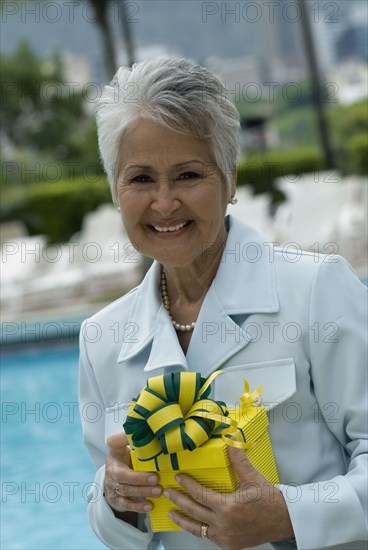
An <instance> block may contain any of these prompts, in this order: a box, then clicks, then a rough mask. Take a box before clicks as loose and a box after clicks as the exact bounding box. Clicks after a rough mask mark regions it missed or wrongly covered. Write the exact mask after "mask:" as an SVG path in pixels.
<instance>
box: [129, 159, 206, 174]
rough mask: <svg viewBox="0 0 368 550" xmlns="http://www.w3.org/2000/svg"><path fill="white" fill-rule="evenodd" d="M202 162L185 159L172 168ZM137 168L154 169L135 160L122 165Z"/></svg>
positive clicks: (200, 162) (201, 162)
mask: <svg viewBox="0 0 368 550" xmlns="http://www.w3.org/2000/svg"><path fill="white" fill-rule="evenodd" d="M194 163H196V164H201V165H202V164H204V163H203V161H200V160H198V159H192V160H186V161H185V162H179V163H178V164H175V165H174V168H181V167H182V166H186V165H187V164H194ZM135 168H138V170H154V168H153V166H150V165H149V164H138V163H135V162H132V163H129V164H127V165H126V166H124V171H125V170H131V169H135Z"/></svg>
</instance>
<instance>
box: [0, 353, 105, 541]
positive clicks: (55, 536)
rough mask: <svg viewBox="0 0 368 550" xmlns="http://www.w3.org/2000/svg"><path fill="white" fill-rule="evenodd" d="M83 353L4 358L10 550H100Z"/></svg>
mask: <svg viewBox="0 0 368 550" xmlns="http://www.w3.org/2000/svg"><path fill="white" fill-rule="evenodd" d="M77 377H78V348H77V347H76V346H70V345H61V344H58V345H57V346H52V347H51V346H39V347H32V348H30V347H28V346H27V347H20V348H19V349H17V350H16V351H15V352H6V353H3V355H2V358H1V386H2V430H1V449H2V461H1V486H2V504H1V508H2V512H1V539H0V547H1V548H2V549H4V550H13V549H24V550H100V549H103V548H106V547H105V546H104V545H103V544H102V543H101V542H100V541H99V540H98V539H97V538H96V537H95V535H94V533H93V532H92V530H91V528H90V526H89V524H88V519H87V513H86V494H87V491H88V488H89V486H90V484H91V482H93V479H94V467H93V465H92V463H91V462H90V459H89V456H88V454H87V451H86V450H85V449H84V447H83V443H82V432H81V428H80V422H79V415H78V407H77V401H78V398H77Z"/></svg>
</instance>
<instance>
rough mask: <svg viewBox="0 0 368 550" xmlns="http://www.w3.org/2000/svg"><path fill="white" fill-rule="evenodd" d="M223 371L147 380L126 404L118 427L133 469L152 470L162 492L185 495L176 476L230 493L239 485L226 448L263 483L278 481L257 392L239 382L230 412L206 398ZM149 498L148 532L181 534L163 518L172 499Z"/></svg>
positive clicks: (175, 374) (180, 374)
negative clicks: (241, 456)
mask: <svg viewBox="0 0 368 550" xmlns="http://www.w3.org/2000/svg"><path fill="white" fill-rule="evenodd" d="M225 373H226V371H216V372H215V373H213V374H212V375H211V376H210V377H209V378H208V379H207V380H206V379H204V378H201V376H200V375H199V374H198V373H192V372H179V373H173V374H168V375H163V376H157V377H154V378H150V379H148V380H147V386H146V387H145V388H144V389H143V390H142V392H141V393H140V394H139V396H138V397H137V399H134V400H132V402H131V404H130V407H129V411H128V416H127V420H126V422H125V423H124V429H125V432H126V434H127V436H128V440H129V443H130V446H131V459H132V466H133V468H134V470H136V471H141V472H152V471H158V472H159V476H160V484H161V485H162V487H164V488H167V487H174V488H175V489H178V490H179V491H181V492H185V491H184V489H183V488H182V487H181V485H179V484H178V483H177V481H176V480H175V475H177V474H178V473H179V472H182V473H186V474H188V475H190V476H191V477H192V478H193V479H195V480H196V481H198V483H200V484H201V485H204V486H205V487H206V489H204V490H208V491H209V492H213V491H216V492H219V493H231V492H233V491H235V490H236V489H237V488H238V486H239V482H238V478H237V475H236V473H235V471H234V470H233V468H232V465H231V462H230V460H229V457H228V453H227V447H228V446H229V445H231V446H235V447H240V448H243V449H244V451H245V452H246V454H247V457H248V459H249V460H250V462H251V463H252V465H253V466H254V467H255V468H256V469H257V470H258V471H259V472H260V473H261V474H262V475H264V477H265V478H267V480H268V481H270V482H271V483H278V481H279V480H278V475H277V470H276V465H275V461H274V457H273V453H272V448H271V442H270V439H269V435H268V418H267V414H266V411H265V408H264V407H263V406H261V405H259V404H257V403H258V402H259V394H260V393H261V391H262V389H261V388H257V390H255V391H254V392H252V393H250V392H249V386H248V383H247V381H246V380H245V381H244V393H243V395H242V396H240V399H239V407H237V408H234V409H230V408H227V407H226V405H225V403H223V402H220V401H214V400H212V399H208V395H209V393H210V391H211V388H210V384H211V382H212V381H213V380H214V378H215V377H216V376H218V375H219V374H225ZM229 435H232V436H234V437H235V438H236V440H233V439H230V438H229V437H228V436H229ZM204 496H205V495H204ZM149 500H151V501H152V503H153V504H154V508H153V510H152V511H151V512H150V520H151V526H152V530H153V531H154V532H156V531H179V530H181V528H180V527H179V526H178V525H176V524H175V523H174V522H173V521H171V520H170V519H169V518H168V517H167V514H168V512H169V511H170V510H175V509H178V508H177V507H176V506H175V504H174V503H173V502H172V501H170V500H169V499H167V498H166V497H165V496H161V497H159V498H154V499H149Z"/></svg>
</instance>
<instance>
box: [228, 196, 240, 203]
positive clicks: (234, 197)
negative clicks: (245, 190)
mask: <svg viewBox="0 0 368 550" xmlns="http://www.w3.org/2000/svg"><path fill="white" fill-rule="evenodd" d="M237 202H238V199H237V198H236V196H235V195H234V196H233V197H231V199H230V201H229V203H230V204H236V203H237Z"/></svg>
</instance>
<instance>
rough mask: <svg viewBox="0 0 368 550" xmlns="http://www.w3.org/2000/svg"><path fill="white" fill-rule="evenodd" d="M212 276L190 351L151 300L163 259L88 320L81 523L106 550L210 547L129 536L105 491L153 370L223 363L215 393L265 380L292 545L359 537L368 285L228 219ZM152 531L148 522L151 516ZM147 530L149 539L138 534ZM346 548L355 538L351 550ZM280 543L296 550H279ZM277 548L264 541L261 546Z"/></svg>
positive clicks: (232, 399) (182, 538)
mask: <svg viewBox="0 0 368 550" xmlns="http://www.w3.org/2000/svg"><path fill="white" fill-rule="evenodd" d="M227 223H228V224H229V233H228V239H227V242H226V247H225V249H224V252H223V255H222V260H221V263H220V265H219V269H218V272H217V274H216V277H215V279H214V281H213V283H212V285H211V287H210V289H209V290H208V293H207V295H206V298H205V300H204V302H203V304H202V308H201V310H200V313H199V317H198V320H197V325H196V327H195V329H194V331H193V334H192V338H191V340H190V345H189V348H188V350H187V353H186V355H184V353H183V351H182V349H181V347H180V345H179V343H178V339H177V337H176V333H175V330H174V328H173V326H172V323H171V321H170V319H169V317H168V314H167V312H166V310H165V308H164V307H163V305H162V302H161V298H160V292H159V278H160V265H159V264H158V263H157V262H154V264H153V266H152V267H151V269H150V270H149V272H148V273H147V275H146V277H145V278H144V280H143V282H142V283H141V284H140V285H139V286H138V287H137V288H135V289H133V290H132V291H131V292H129V293H128V294H126V295H125V296H123V297H122V298H121V299H119V300H117V301H115V302H114V303H112V304H111V305H109V306H107V307H106V308H104V309H103V310H102V311H100V312H99V313H97V314H96V315H94V316H93V317H91V318H90V319H88V320H87V321H85V323H84V324H83V326H82V330H81V337H80V411H81V419H82V425H83V433H84V441H85V444H86V446H87V448H88V450H89V452H90V454H91V457H92V460H93V462H94V464H95V466H96V468H97V469H98V471H97V475H96V480H95V481H96V484H95V486H94V488H93V490H92V491H91V493H90V499H91V500H90V503H89V505H88V507H89V517H90V522H91V525H92V528H93V530H94V531H95V533H96V534H97V536H98V537H99V538H100V539H101V540H102V541H103V542H104V543H105V544H106V545H107V546H108V547H109V548H113V549H122V548H139V549H144V548H148V547H149V548H153V547H154V546H155V545H157V544H158V542H160V543H161V547H162V546H163V547H164V548H167V549H177V548H183V549H184V548H185V549H187V548H195V549H200V548H217V547H216V546H215V545H214V544H213V543H212V542H211V541H209V540H208V539H198V538H195V537H193V536H192V535H190V534H188V533H186V532H171V533H158V534H155V536H154V537H153V538H152V533H151V532H150V529H149V525H148V529H146V526H145V525H144V524H143V522H142V525H140V529H136V528H134V527H132V526H131V525H129V524H126V523H124V522H123V521H121V520H119V519H116V518H115V516H114V514H113V512H112V511H111V509H110V508H109V506H108V504H107V502H106V501H105V499H104V498H103V496H102V486H103V479H104V463H105V456H106V438H107V437H108V436H109V435H110V434H111V433H114V432H117V431H120V430H122V424H123V422H124V420H125V418H126V415H127V408H128V405H129V403H130V400H131V398H132V397H136V396H137V395H138V393H139V392H140V391H141V389H142V388H143V387H144V385H145V384H146V379H147V378H148V377H150V376H156V375H159V374H163V373H167V372H172V371H177V370H180V369H182V370H191V371H197V372H201V374H202V375H203V376H205V377H206V376H208V375H209V374H210V373H211V372H213V371H214V370H217V369H219V368H221V369H226V370H227V371H229V372H231V375H229V376H227V375H223V376H221V377H220V379H217V380H216V381H215V382H214V390H213V393H212V396H213V397H214V398H215V399H219V400H221V401H225V402H226V403H227V404H228V405H229V406H234V405H235V403H236V402H237V400H238V398H239V393H240V389H241V388H242V380H243V379H244V378H246V379H247V380H248V381H249V383H250V386H251V388H253V389H254V388H256V387H257V386H258V385H262V386H263V388H264V392H263V403H264V404H265V406H266V407H267V409H268V415H269V422H270V424H269V432H270V437H271V441H272V446H273V450H274V454H275V459H276V464H277V468H278V472H279V477H280V480H281V484H280V488H281V489H282V491H283V494H284V497H285V500H286V503H287V506H288V510H289V514H290V518H291V521H292V524H293V528H294V532H295V537H296V544H297V546H296V547H297V548H298V549H303V550H304V549H321V548H327V547H331V546H335V545H343V546H342V548H346V549H349V550H351V549H352V548H363V543H362V542H360V543H359V542H356V541H365V540H367V524H366V519H367V418H368V415H367V357H366V350H367V346H366V335H367V331H366V325H367V311H366V306H367V294H366V293H367V289H366V288H365V286H364V285H363V284H362V283H361V282H360V281H359V279H358V278H357V277H356V275H355V274H354V272H353V271H352V269H351V267H350V266H349V264H347V262H346V261H345V260H344V259H343V258H341V257H339V256H324V255H317V254H315V253H313V252H310V253H309V252H303V253H302V254H301V253H300V251H299V252H297V251H296V250H295V248H294V247H293V246H290V247H284V248H283V249H280V248H275V249H274V248H273V247H272V246H271V244H270V243H268V242H267V239H266V238H265V237H263V235H261V234H260V233H258V232H257V231H255V230H254V229H253V228H251V227H249V226H248V225H246V224H244V223H242V222H241V221H240V220H238V219H237V218H235V217H233V216H229V217H228V218H227ZM146 523H147V522H146ZM145 531H147V532H145ZM353 542H354V544H353ZM274 546H275V547H277V548H292V546H290V545H289V543H286V542H285V543H278V544H276V545H274ZM266 547H269V548H271V546H269V545H266Z"/></svg>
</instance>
